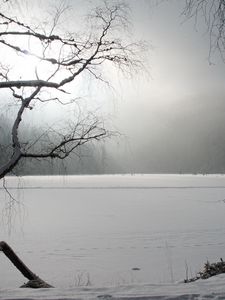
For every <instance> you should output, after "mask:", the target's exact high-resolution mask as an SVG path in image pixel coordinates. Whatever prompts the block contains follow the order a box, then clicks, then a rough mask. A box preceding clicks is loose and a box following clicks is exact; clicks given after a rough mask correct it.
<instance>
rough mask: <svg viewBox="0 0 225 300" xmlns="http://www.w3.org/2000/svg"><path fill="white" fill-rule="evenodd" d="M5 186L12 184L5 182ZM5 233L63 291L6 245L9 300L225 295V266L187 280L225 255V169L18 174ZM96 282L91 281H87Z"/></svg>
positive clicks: (0, 201)
mask: <svg viewBox="0 0 225 300" xmlns="http://www.w3.org/2000/svg"><path fill="white" fill-rule="evenodd" d="M1 184H2V183H1ZM6 186H7V187H8V189H9V192H10V193H11V194H12V195H13V196H14V198H15V199H16V200H17V202H16V204H14V205H11V204H12V203H11V202H9V197H8V194H7V192H6V191H5V190H4V189H3V187H2V186H1V189H0V209H1V215H2V218H1V219H0V240H5V241H6V242H8V243H9V245H11V246H12V248H13V249H14V250H15V251H16V252H17V254H18V255H19V256H20V257H21V258H22V259H23V261H24V262H25V263H26V264H27V265H28V266H29V267H30V268H31V269H32V271H33V272H35V273H37V274H38V275H39V276H40V277H41V278H43V279H44V280H46V281H47V282H48V283H50V284H52V285H54V286H55V288H53V289H39V290H30V289H19V288H18V287H19V286H20V285H21V284H23V283H24V282H26V279H25V278H23V276H22V275H21V274H20V273H19V272H18V271H17V270H16V269H15V267H14V266H13V265H12V264H11V263H10V262H9V261H8V259H7V258H6V257H5V256H4V255H3V254H2V253H0V299H121V298H122V299H133V298H135V299H225V284H224V283H225V274H222V275H219V276H215V277H212V278H210V279H208V280H199V281H196V282H193V283H189V284H185V283H183V279H185V277H186V274H188V277H189V278H190V277H192V276H194V275H195V274H196V273H197V272H198V271H200V270H201V269H202V267H203V265H204V263H205V262H206V261H207V260H209V261H210V262H214V261H218V260H219V259H220V257H223V258H224V259H225V255H224V254H225V251H224V250H225V217H224V216H225V176H224V175H204V176H203V175H160V174H158V175H104V176H103V175H101V176H97V175H91V176H28V177H20V178H15V177H8V178H6ZM87 285H88V286H87Z"/></svg>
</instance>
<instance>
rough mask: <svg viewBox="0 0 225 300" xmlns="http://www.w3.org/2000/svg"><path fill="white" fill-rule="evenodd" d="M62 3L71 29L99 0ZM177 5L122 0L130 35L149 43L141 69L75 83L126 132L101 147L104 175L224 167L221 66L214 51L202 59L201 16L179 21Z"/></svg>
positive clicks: (224, 72) (205, 40) (173, 0)
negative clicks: (69, 10)
mask: <svg viewBox="0 0 225 300" xmlns="http://www.w3.org/2000/svg"><path fill="white" fill-rule="evenodd" d="M49 2H50V1H49ZM58 2H59V1H58ZM67 2H68V4H70V5H71V6H72V7H73V8H74V9H75V12H74V13H73V17H72V18H70V21H68V26H74V27H75V29H74V31H75V30H76V29H77V28H78V27H79V26H80V23H79V22H78V17H79V16H81V15H82V14H83V13H85V12H86V10H87V9H88V8H90V7H91V6H92V5H95V4H96V3H97V2H99V1H97V0H84V1H81V0H70V1H67ZM109 2H110V1H109ZM157 2H160V4H158V5H156V3H157ZM184 2H185V1H183V0H168V1H162V2H161V1H156V0H154V1H151V0H129V1H128V0H127V3H128V4H129V5H130V7H131V21H132V22H131V23H132V26H131V29H130V30H131V34H132V36H133V38H134V39H137V40H140V39H141V40H145V41H147V43H148V44H149V45H151V49H149V51H148V53H147V54H146V57H145V67H146V69H147V71H148V73H149V74H147V73H143V74H139V75H137V76H134V77H133V78H132V79H130V78H129V79H128V78H123V77H122V76H121V77H119V79H118V78H117V77H116V78H115V76H114V77H113V78H110V80H111V83H112V86H113V87H114V88H115V91H112V90H108V91H107V88H106V87H102V88H101V89H99V84H98V85H97V87H96V85H95V83H94V84H92V83H90V82H89V83H88V84H87V83H86V82H85V83H83V86H82V89H81V90H82V91H83V93H84V94H85V95H88V94H90V96H91V97H92V98H93V99H95V100H96V101H97V103H98V101H99V103H101V105H102V110H103V111H110V114H111V115H112V116H113V119H112V120H113V124H114V126H115V128H116V129H118V130H119V131H120V132H121V133H122V134H124V136H126V138H123V137H122V138H121V139H120V140H119V147H118V144H117V143H118V139H116V142H110V143H106V144H105V147H106V150H107V160H108V166H106V170H107V172H114V171H115V172H139V173H152V172H224V171H225V138H224V136H225V134H224V133H225V115H224V114H225V85H224V78H225V63H223V62H222V60H221V58H220V55H219V53H214V54H212V56H211V57H210V60H211V63H210V62H209V58H208V54H209V35H208V32H207V30H206V27H205V24H204V21H203V19H201V18H199V20H198V22H197V25H196V26H195V22H194V20H193V19H190V20H187V21H185V18H184V16H183V15H182V10H183V8H184ZM46 3H47V2H46V1H42V0H40V1H32V7H31V2H29V1H27V6H28V8H29V9H31V10H32V9H33V14H35V11H37V10H38V9H41V8H43V6H44V5H46ZM54 3H57V1H54ZM34 8H35V9H34ZM21 13H23V11H21ZM64 26H65V23H64ZM114 75H115V74H114ZM99 91H100V92H99ZM58 113H59V112H58ZM111 164H114V167H112V165H111Z"/></svg>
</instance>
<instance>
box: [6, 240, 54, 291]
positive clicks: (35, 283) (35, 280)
mask: <svg viewBox="0 0 225 300" xmlns="http://www.w3.org/2000/svg"><path fill="white" fill-rule="evenodd" d="M0 251H2V252H3V253H4V254H5V255H6V256H7V257H8V259H9V260H10V261H11V262H12V263H13V264H14V266H15V267H16V268H17V269H18V270H19V271H20V272H21V273H22V274H23V276H24V277H26V278H27V279H29V281H28V283H26V284H24V285H23V286H21V287H31V288H50V287H52V286H51V285H49V284H48V283H46V282H45V281H43V280H42V279H41V278H39V277H38V276H37V275H36V274H34V273H33V272H32V271H31V270H30V269H29V268H28V267H27V266H26V265H25V264H24V263H23V262H22V260H21V259H20V258H19V257H18V256H17V255H16V253H15V252H14V251H13V250H12V248H11V247H10V246H9V245H8V244H7V243H6V242H3V241H2V242H0Z"/></svg>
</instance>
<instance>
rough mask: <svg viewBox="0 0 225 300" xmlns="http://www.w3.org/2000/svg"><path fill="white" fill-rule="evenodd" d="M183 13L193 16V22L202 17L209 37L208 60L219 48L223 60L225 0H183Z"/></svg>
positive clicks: (224, 58) (224, 52)
mask: <svg viewBox="0 0 225 300" xmlns="http://www.w3.org/2000/svg"><path fill="white" fill-rule="evenodd" d="M183 14H184V15H185V16H186V18H194V19H195V24H197V22H198V21H199V19H201V18H202V19H203V20H204V21H205V24H206V26H207V31H208V32H209V37H210V47H209V60H210V58H211V56H212V54H213V53H214V52H215V51H216V50H219V52H220V55H221V57H222V59H223V61H225V1H224V0H185V8H184V10H183Z"/></svg>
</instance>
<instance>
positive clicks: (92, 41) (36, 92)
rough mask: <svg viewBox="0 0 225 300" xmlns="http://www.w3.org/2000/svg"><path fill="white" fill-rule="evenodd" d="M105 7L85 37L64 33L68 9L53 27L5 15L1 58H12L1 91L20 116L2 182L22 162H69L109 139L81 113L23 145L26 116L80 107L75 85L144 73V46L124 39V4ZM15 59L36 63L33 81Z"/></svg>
mask: <svg viewBox="0 0 225 300" xmlns="http://www.w3.org/2000/svg"><path fill="white" fill-rule="evenodd" d="M9 2H10V1H9ZM102 4H103V5H102V6H101V7H97V8H95V10H94V11H93V12H92V13H91V14H90V15H89V16H88V25H89V26H87V25H85V26H86V27H85V30H86V32H85V34H83V35H81V34H75V33H73V32H69V30H68V31H66V32H63V31H62V30H61V29H60V28H59V27H60V26H58V23H59V19H60V16H61V15H62V14H63V13H64V11H65V9H66V7H65V6H63V5H61V6H60V7H59V8H58V9H57V10H56V13H55V16H54V19H53V23H52V26H50V27H49V26H44V25H43V24H42V25H41V26H40V25H39V26H38V25H35V26H34V25H32V24H26V23H25V22H24V21H22V20H20V19H19V17H18V16H15V15H10V14H7V9H5V10H1V12H0V52H1V53H6V52H7V56H6V55H5V56H4V55H3V56H2V58H0V60H2V61H0V90H1V91H2V95H4V98H5V95H7V97H11V98H12V99H13V101H14V102H15V106H16V109H17V113H16V115H15V119H14V121H13V125H12V129H11V153H10V158H9V159H8V161H7V162H6V163H5V164H3V165H1V166H0V178H3V177H4V176H5V175H6V174H8V173H10V172H12V171H13V169H14V167H15V166H16V165H17V164H18V162H20V161H21V160H22V159H27V158H35V159H45V158H53V159H55V158H57V159H64V158H66V157H67V156H68V155H70V153H72V152H73V151H75V150H76V149H77V148H78V147H80V146H82V145H84V144H86V143H89V142H91V141H98V140H101V139H104V138H106V137H108V136H110V132H109V131H108V130H107V129H106V128H105V126H104V121H102V120H101V119H99V118H98V117H97V116H96V115H95V114H93V113H89V114H88V115H85V116H83V114H82V112H81V111H80V113H79V114H78V115H77V119H76V120H75V121H73V122H72V121H70V122H69V123H68V124H64V125H62V124H61V125H60V126H58V127H57V128H53V127H49V128H48V130H46V131H45V132H43V133H42V134H41V135H39V136H38V137H35V138H34V139H33V140H24V137H23V134H22V123H23V122H24V119H25V117H26V115H27V114H29V112H31V111H32V110H33V109H36V107H37V105H40V104H45V103H50V102H51V103H52V102H53V103H59V104H60V105H61V106H62V109H63V107H64V106H65V105H66V106H67V105H77V104H78V103H79V98H75V99H74V98H73V96H72V95H71V85H72V84H73V82H75V81H76V80H79V78H80V76H81V75H82V74H89V75H90V76H92V77H93V78H94V79H95V80H100V81H104V82H106V79H105V78H104V76H103V71H102V70H103V67H107V68H109V67H111V66H114V67H115V68H116V69H119V70H122V71H128V72H131V73H132V72H133V71H136V70H138V69H140V68H142V61H141V59H140V56H139V54H140V51H141V50H143V44H141V43H139V42H132V41H131V40H130V38H129V36H128V35H125V34H124V32H126V27H127V25H128V23H129V22H128V7H127V6H126V5H125V4H124V3H123V2H120V3H116V4H115V3H114V4H109V3H108V2H107V1H105V2H103V3H102ZM4 5H8V1H7V3H6V4H4ZM40 24H41V23H40ZM90 24H91V26H90ZM12 53H13V54H15V53H16V54H17V57H18V60H19V59H21V58H22V59H24V62H25V61H26V58H28V57H30V58H34V59H35V60H36V61H37V65H36V66H35V69H34V70H33V73H32V75H31V76H30V78H23V76H18V75H15V74H18V73H15V70H16V68H21V65H19V66H17V60H16V61H13V62H11V61H10V60H11V58H10V57H11V56H10V55H11V54H12ZM6 57H7V58H9V59H8V61H7V62H5V60H6V59H5V58H6ZM43 65H44V66H45V69H44V71H43V69H42V66H43ZM16 76H18V77H16ZM6 91H7V92H6ZM68 97H70V98H69V100H68ZM2 98H3V96H2Z"/></svg>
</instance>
